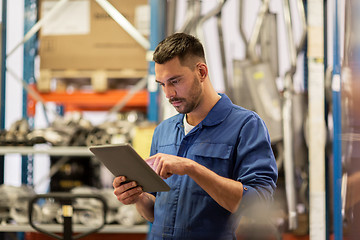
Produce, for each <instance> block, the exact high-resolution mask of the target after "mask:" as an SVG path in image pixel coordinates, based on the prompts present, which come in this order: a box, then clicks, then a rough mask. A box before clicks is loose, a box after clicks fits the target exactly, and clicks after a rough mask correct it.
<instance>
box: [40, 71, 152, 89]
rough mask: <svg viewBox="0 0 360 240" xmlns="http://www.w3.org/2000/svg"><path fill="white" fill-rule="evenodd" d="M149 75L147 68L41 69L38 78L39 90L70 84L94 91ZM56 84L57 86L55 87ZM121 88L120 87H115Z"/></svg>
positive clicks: (77, 87) (135, 80)
mask: <svg viewBox="0 0 360 240" xmlns="http://www.w3.org/2000/svg"><path fill="white" fill-rule="evenodd" d="M146 75H147V70H135V69H121V70H102V69H99V70H74V69H66V70H52V69H41V70H40V75H39V77H38V78H37V89H38V91H39V92H42V93H48V92H51V91H66V90H67V88H68V87H69V86H70V87H72V88H75V90H79V89H81V88H86V89H89V88H90V89H91V90H93V91H94V92H105V91H107V90H108V89H110V88H111V86H112V85H119V84H120V85H121V84H122V85H123V86H125V87H126V85H129V84H134V83H136V82H137V81H138V80H139V79H141V78H143V77H145V76H146ZM119 80H121V81H119ZM54 86H55V87H54ZM115 88H119V87H115Z"/></svg>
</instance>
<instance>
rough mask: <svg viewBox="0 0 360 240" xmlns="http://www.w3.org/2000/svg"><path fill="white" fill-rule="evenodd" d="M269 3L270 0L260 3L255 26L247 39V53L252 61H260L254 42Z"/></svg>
mask: <svg viewBox="0 0 360 240" xmlns="http://www.w3.org/2000/svg"><path fill="white" fill-rule="evenodd" d="M269 3H270V0H263V2H262V4H261V6H260V10H259V13H258V16H257V18H256V21H255V26H254V29H253V32H252V33H251V36H250V39H249V45H248V48H247V50H248V55H249V57H250V59H251V60H252V61H253V62H254V63H257V62H259V61H260V58H259V56H258V55H257V54H256V44H257V42H258V40H259V35H260V30H261V26H262V24H263V21H264V19H265V14H266V13H267V11H268V10H269Z"/></svg>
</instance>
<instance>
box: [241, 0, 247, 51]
mask: <svg viewBox="0 0 360 240" xmlns="http://www.w3.org/2000/svg"><path fill="white" fill-rule="evenodd" d="M243 10H244V0H239V31H240V36H241V39H242V40H243V43H244V46H245V53H246V54H247V53H248V44H249V43H248V40H247V38H246V34H245V31H244V28H243V25H242V23H243V21H244V17H243V15H244V11H243Z"/></svg>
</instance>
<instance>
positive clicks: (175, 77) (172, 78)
mask: <svg viewBox="0 0 360 240" xmlns="http://www.w3.org/2000/svg"><path fill="white" fill-rule="evenodd" d="M181 77H183V75H175V76H173V77H170V78H168V79H166V82H170V81H172V80H175V79H178V78H181ZM155 82H157V83H162V82H160V81H159V80H155Z"/></svg>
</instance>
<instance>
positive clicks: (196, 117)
mask: <svg viewBox="0 0 360 240" xmlns="http://www.w3.org/2000/svg"><path fill="white" fill-rule="evenodd" d="M220 98H221V96H220V95H218V94H217V93H216V94H215V95H214V94H212V95H211V97H209V99H208V100H207V101H205V102H204V103H203V104H202V105H201V106H199V107H198V108H197V109H195V110H194V111H192V112H190V113H188V114H186V120H187V122H188V123H189V124H190V125H192V126H196V125H198V124H199V123H200V122H201V121H202V120H204V119H205V117H206V116H207V115H208V113H209V112H210V110H211V109H212V108H213V107H214V106H215V104H216V103H217V102H218V101H219V99H220Z"/></svg>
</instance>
